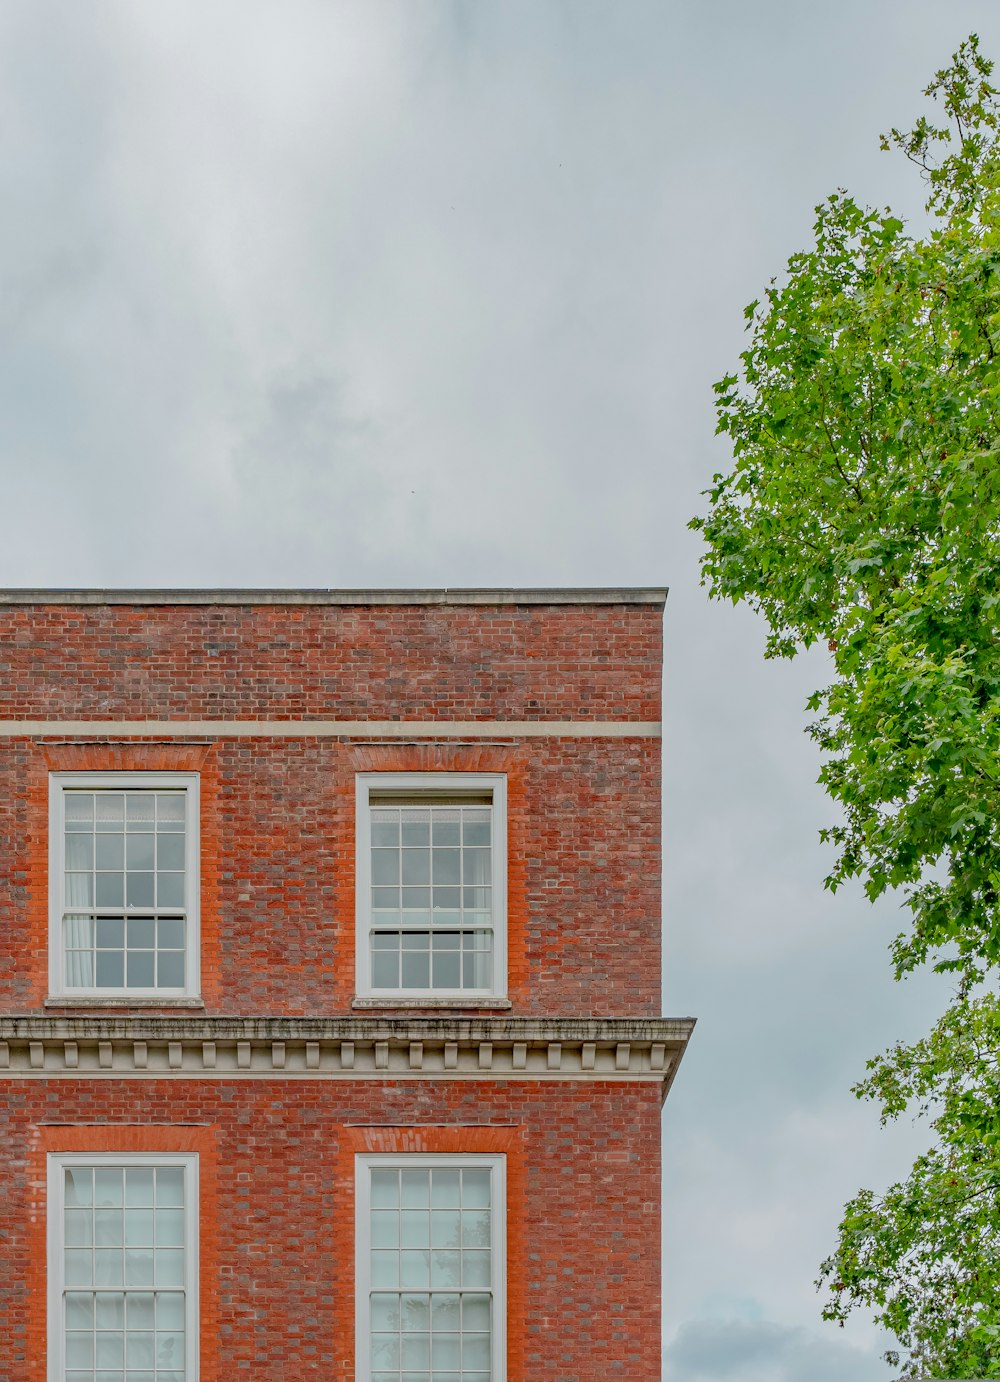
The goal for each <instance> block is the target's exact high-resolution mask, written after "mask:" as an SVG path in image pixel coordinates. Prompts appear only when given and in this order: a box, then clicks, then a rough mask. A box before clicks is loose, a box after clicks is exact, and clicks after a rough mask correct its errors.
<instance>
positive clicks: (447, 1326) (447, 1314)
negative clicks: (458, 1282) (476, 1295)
mask: <svg viewBox="0 0 1000 1382" xmlns="http://www.w3.org/2000/svg"><path fill="white" fill-rule="evenodd" d="M461 1300H462V1297H461V1296H457V1295H456V1296H451V1295H445V1294H444V1293H440V1292H439V1293H438V1294H437V1295H435V1296H434V1298H433V1302H434V1303H433V1305H432V1306H431V1313H432V1320H433V1325H434V1332H435V1334H441V1333H445V1332H447V1331H449V1330H457V1329H458V1328H459V1325H460V1323H461V1315H460V1309H461Z"/></svg>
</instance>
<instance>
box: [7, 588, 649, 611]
mask: <svg viewBox="0 0 1000 1382" xmlns="http://www.w3.org/2000/svg"><path fill="white" fill-rule="evenodd" d="M666 599H667V589H666V587H665V586H608V587H603V586H601V587H586V586H581V587H573V586H570V587H558V586H553V587H551V588H544V587H542V588H532V589H525V590H517V589H510V590H508V589H486V588H472V589H459V588H454V589H453V588H450V587H443V588H441V589H419V590H244V589H241V590H227V589H217V590H0V607H2V606H5V605H658V606H660V608H662V607H663V606H664V604H665V603H666Z"/></svg>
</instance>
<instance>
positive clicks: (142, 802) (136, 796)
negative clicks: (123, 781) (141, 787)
mask: <svg viewBox="0 0 1000 1382" xmlns="http://www.w3.org/2000/svg"><path fill="white" fill-rule="evenodd" d="M155 796H156V794H155V793H154V792H126V794H125V818H126V820H128V821H129V822H130V823H132V822H134V821H151V820H152V819H153V817H154V814H155V811H156V799H155Z"/></svg>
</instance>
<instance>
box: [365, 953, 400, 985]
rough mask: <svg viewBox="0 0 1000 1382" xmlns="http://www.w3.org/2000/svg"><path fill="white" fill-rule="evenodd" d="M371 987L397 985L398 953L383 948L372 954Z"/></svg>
mask: <svg viewBox="0 0 1000 1382" xmlns="http://www.w3.org/2000/svg"><path fill="white" fill-rule="evenodd" d="M372 987H373V988H377V989H394V988H398V987H399V955H398V954H396V953H394V952H391V951H385V950H376V951H375V953H374V954H373V955H372Z"/></svg>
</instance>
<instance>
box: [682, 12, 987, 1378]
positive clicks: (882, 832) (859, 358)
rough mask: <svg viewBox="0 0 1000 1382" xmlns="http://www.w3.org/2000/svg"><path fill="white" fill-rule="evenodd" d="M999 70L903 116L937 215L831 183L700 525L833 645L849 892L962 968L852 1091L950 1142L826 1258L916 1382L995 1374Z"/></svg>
mask: <svg viewBox="0 0 1000 1382" xmlns="http://www.w3.org/2000/svg"><path fill="white" fill-rule="evenodd" d="M991 70H992V64H991V63H990V62H989V61H987V60H986V58H984V57H983V56H982V54H981V53H980V52H979V46H978V41H977V39H976V37H975V35H973V36H972V37H971V38H970V39H969V40H967V41H966V42H965V43H964V44H962V46H961V47H960V49H959V51H958V52H957V53H956V54H955V55H954V58H953V60H952V63H951V65H950V66H949V67H948V68H947V69H945V70H944V71H942V72H939V73H938V74H937V76H936V78H935V80H934V81H933V82H932V83H931V85H930V86H929V87H928V88H927V93H926V94H927V95H929V96H931V97H932V98H933V99H934V100H935V101H936V102H937V103H938V104H939V106H940V107H941V108H943V112H944V119H943V120H942V121H941V122H940V123H934V121H932V120H931V119H928V118H921V119H920V120H918V121H917V123H916V125H915V126H914V128H913V129H912V130H910V131H907V132H901V131H899V130H893V131H891V133H890V134H889V135H887V136H883V140H882V144H883V148H886V149H896V150H899V151H901V152H902V153H903V154H904V155H905V156H906V157H907V158H909V159H910V160H911V161H912V162H913V163H914V164H915V165H916V167H917V169H918V170H919V173H920V175H921V176H923V177H924V178H925V179H926V182H927V212H928V216H927V221H926V223H925V224H924V225H923V226H921V227H920V228H919V232H918V233H915V232H914V231H913V230H912V229H911V228H909V227H907V226H906V225H905V224H904V222H903V221H902V220H901V219H900V218H899V217H897V216H895V215H893V214H892V213H891V212H890V211H888V210H885V211H882V210H873V209H871V208H867V207H862V206H859V205H858V204H857V203H856V202H855V201H854V200H853V199H852V198H851V197H850V196H848V195H847V194H846V193H844V192H838V193H835V194H834V195H832V196H830V197H829V198H828V199H827V200H826V201H825V202H824V203H823V204H822V205H821V206H819V207H818V208H817V210H816V222H815V243H814V245H813V248H812V249H810V250H808V251H806V252H804V253H801V254H796V255H794V256H793V257H792V258H791V260H790V261H789V264H788V269H787V273H786V275H785V276H784V277H783V279H782V280H781V281H780V282H778V281H777V280H772V282H771V284H770V286H769V287H768V289H767V291H766V293H765V296H764V299H763V301H762V302H760V301H759V302H754V303H751V304H750V306H749V307H748V308H747V309H746V317H747V323H748V331H749V333H750V340H749V344H748V346H747V348H746V350H745V351H744V352H743V353H742V355H741V357H740V369H739V371H738V372H737V373H735V374H731V375H729V376H727V377H726V378H725V379H723V380H722V381H720V383H719V384H717V385H716V397H717V411H718V430H719V432H721V433H724V434H726V435H727V436H728V438H729V440H730V443H731V446H732V453H733V467H732V470H731V471H730V472H729V473H728V474H726V475H716V476H715V477H714V481H713V484H712V487H711V488H710V489H709V490H708V491H707V495H708V498H709V500H710V507H709V510H708V513H707V514H706V515H705V516H704V517H700V518H696V519H694V520H693V522H692V527H694V528H696V529H698V530H699V531H700V532H701V533H702V535H703V537H704V539H705V541H706V544H707V550H706V552H705V555H704V557H703V560H702V576H703V580H704V582H705V583H707V584H708V586H709V588H710V593H711V594H712V595H713V596H714V597H716V598H722V599H731V600H733V601H734V602H735V601H740V600H743V601H746V602H747V603H748V604H749V605H750V606H751V607H752V608H754V609H756V610H758V611H759V612H760V613H762V614H763V616H764V618H765V619H766V621H767V624H768V626H769V630H770V633H769V638H768V643H767V655H768V656H772V657H773V656H783V657H791V656H794V655H795V654H796V653H797V652H799V651H800V650H801V649H803V648H807V647H809V646H810V645H811V644H814V643H815V642H816V641H817V640H821V641H823V642H825V643H826V644H827V646H828V648H829V650H830V653H831V660H832V668H833V679H832V681H831V682H830V684H829V685H828V686H826V687H824V688H823V689H821V690H818V691H817V692H816V693H815V695H814V696H813V697H811V699H810V702H809V704H810V708H811V709H812V710H813V711H814V712H816V715H817V718H816V720H815V722H814V723H813V724H812V725H811V726H810V730H809V733H810V734H811V735H812V737H813V738H814V739H815V741H816V742H817V743H818V745H819V746H820V748H821V750H822V752H823V766H822V771H821V776H820V780H821V782H822V783H823V784H824V786H825V788H826V790H827V792H828V793H829V795H830V796H831V797H832V798H833V799H834V800H835V801H836V802H837V803H838V804H839V806H840V808H841V811H840V823H839V824H838V825H836V826H834V827H833V828H831V829H830V830H828V831H826V832H824V837H825V838H827V839H828V840H830V841H832V843H833V844H834V845H835V846H836V859H835V863H834V865H833V868H832V870H831V872H830V875H829V877H828V878H827V879H826V884H827V886H828V887H830V888H832V889H836V888H837V887H838V886H839V885H840V884H842V883H843V882H845V881H846V880H847V879H850V878H859V879H860V880H861V881H862V883H863V885H864V888H865V890H866V892H867V894H868V896H869V898H871V899H872V900H873V901H874V900H875V899H877V898H878V897H880V896H881V895H882V894H884V893H886V892H887V891H889V890H899V895H900V896H901V897H902V898H903V901H904V906H905V908H906V909H907V911H908V913H909V924H908V926H907V927H906V929H905V930H904V931H902V932H901V934H900V935H899V936H898V937H897V939H896V941H895V942H894V944H893V947H892V958H893V965H894V971H895V974H896V977H897V978H899V977H901V976H902V975H904V974H906V973H907V972H909V971H911V970H913V969H914V968H916V967H917V966H918V965H921V964H923V963H925V962H929V963H932V964H933V965H934V967H935V968H936V969H939V970H947V971H952V972H954V974H955V977H956V983H957V989H958V997H957V1001H956V1006H955V1008H954V1010H953V1012H952V1013H950V1014H949V1015H948V1017H947V1018H946V1019H945V1029H944V1030H946V1031H947V1033H948V1039H947V1040H945V1039H944V1036H943V1035H942V1034H941V1031H939V1032H938V1033H937V1034H936V1036H935V1037H932V1038H930V1039H929V1041H928V1043H925V1044H922V1045H920V1046H919V1047H914V1048H912V1049H910V1050H905V1049H901V1050H898V1051H895V1052H890V1053H888V1054H887V1055H886V1056H884V1057H882V1058H880V1059H879V1060H877V1061H874V1062H872V1063H871V1065H870V1067H869V1078H868V1079H867V1080H866V1081H865V1082H864V1083H863V1084H862V1085H860V1086H859V1087H858V1090H857V1092H858V1094H859V1096H861V1097H865V1096H867V1097H875V1098H882V1099H883V1111H884V1114H885V1116H887V1117H895V1116H898V1114H899V1113H900V1112H902V1110H903V1109H904V1108H905V1107H909V1106H910V1105H911V1104H912V1103H913V1102H914V1100H916V1099H918V1098H922V1099H923V1105H922V1106H923V1107H925V1108H926V1111H927V1113H928V1116H929V1117H930V1118H931V1124H930V1126H931V1127H932V1129H933V1131H934V1134H935V1136H936V1139H937V1141H936V1144H935V1146H934V1148H933V1149H932V1151H931V1152H929V1153H928V1156H927V1157H926V1158H922V1159H921V1161H919V1162H918V1163H917V1164H916V1166H914V1168H913V1170H912V1172H911V1174H910V1177H909V1178H908V1179H907V1181H906V1182H905V1183H904V1184H902V1185H900V1186H895V1187H893V1188H892V1190H891V1191H890V1192H889V1193H888V1194H887V1195H886V1196H884V1197H883V1198H882V1199H881V1200H879V1201H876V1200H875V1198H874V1197H873V1196H872V1195H871V1193H870V1192H868V1191H863V1192H862V1193H861V1194H860V1195H859V1196H857V1197H856V1199H855V1200H854V1201H853V1202H852V1203H851V1204H850V1205H848V1207H847V1210H846V1214H845V1218H844V1221H843V1223H842V1224H841V1230H840V1240H839V1243H838V1246H837V1249H836V1251H835V1252H834V1254H833V1256H832V1257H831V1259H830V1260H829V1262H827V1263H825V1264H824V1267H823V1269H822V1270H823V1279H826V1280H828V1281H829V1283H830V1285H831V1288H832V1296H831V1300H830V1304H829V1305H828V1307H827V1309H826V1311H825V1312H824V1313H825V1314H826V1315H827V1316H828V1317H830V1318H837V1319H840V1321H841V1322H843V1319H844V1317H845V1316H846V1315H847V1314H848V1313H849V1311H850V1310H851V1309H852V1308H854V1306H856V1305H859V1304H868V1305H871V1306H874V1308H875V1312H876V1315H877V1317H878V1318H879V1319H880V1320H881V1321H882V1322H883V1323H884V1324H885V1325H886V1326H887V1327H888V1328H889V1329H891V1330H892V1331H893V1332H894V1333H895V1334H896V1336H897V1338H898V1339H899V1341H900V1343H901V1345H902V1347H903V1348H904V1349H905V1350H907V1358H906V1360H905V1368H906V1372H905V1374H904V1375H907V1376H919V1375H935V1374H936V1375H937V1376H943V1377H949V1376H950V1377H955V1376H975V1375H977V1373H978V1374H979V1375H982V1374H983V1372H984V1370H986V1371H987V1372H988V1371H990V1370H993V1371H994V1372H997V1371H1000V1344H998V1342H997V1335H996V1334H994V1333H991V1332H990V1331H992V1330H993V1329H994V1328H995V1327H996V1326H998V1325H1000V1305H998V1302H1000V1256H998V1254H997V1253H996V1252H995V1250H994V1249H995V1248H996V1246H997V1243H996V1235H997V1232H998V1229H1000V1196H998V1191H997V1168H998V1161H1000V1156H998V1139H997V1138H995V1137H994V1134H995V1133H996V1132H997V1130H998V1129H1000V1121H998V1107H1000V1105H998V1103H997V1100H996V1099H995V1098H994V1095H993V1091H994V1087H995V1081H994V1076H995V1070H996V1063H997V1050H998V1045H1000V1026H998V1024H997V1021H996V1020H995V1019H996V1007H995V1002H994V1000H993V999H991V998H990V997H988V996H987V997H986V998H983V997H982V990H983V986H984V985H986V986H989V985H992V984H993V983H995V980H996V977H997V973H998V965H1000V656H998V648H1000V644H998V632H1000V628H998V626H1000V425H998V423H1000V413H998V410H1000V101H998V96H997V92H996V90H995V89H994V87H993V86H992V85H991V83H990V73H991ZM977 994H979V995H980V996H979V997H976V995H977ZM991 1005H992V1006H991ZM988 1013H992V1014H993V1019H994V1020H992V1021H987V1014H988ZM977 1062H978V1063H977ZM960 1072H961V1073H960ZM963 1081H964V1083H963ZM956 1082H957V1083H956ZM960 1087H961V1088H962V1089H964V1090H965V1095H964V1096H963V1097H965V1098H967V1100H972V1101H973V1102H974V1103H975V1106H976V1108H978V1110H979V1112H978V1115H977V1117H978V1119H979V1122H978V1123H977V1122H976V1118H975V1117H973V1116H972V1105H971V1104H970V1105H968V1106H966V1105H963V1104H962V1101H961V1099H959V1096H958V1091H959V1088H960ZM887 1091H891V1097H889V1098H884V1097H883V1096H884V1095H885V1094H886V1092H887ZM977 1101H978V1102H977ZM991 1101H992V1102H991ZM959 1109H964V1114H963V1117H962V1118H961V1119H960V1118H959V1117H958V1113H957V1112H956V1110H959ZM946 1191H947V1193H945V1192H946ZM952 1192H954V1193H952ZM963 1196H964V1197H965V1198H963ZM959 1204H961V1206H962V1207H963V1208H962V1210H961V1212H959V1211H958V1208H957V1207H958V1206H959ZM890 1361H897V1362H898V1357H894V1356H890Z"/></svg>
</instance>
